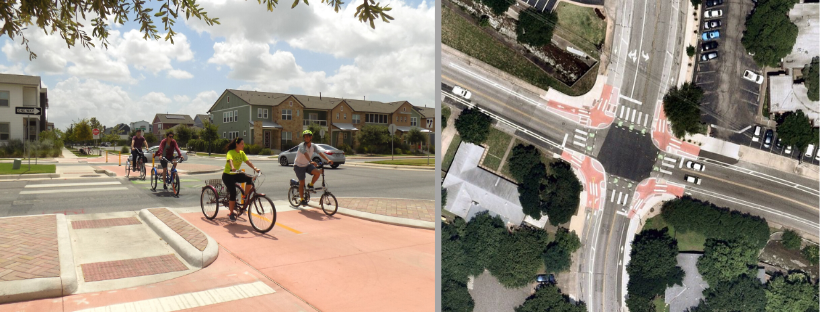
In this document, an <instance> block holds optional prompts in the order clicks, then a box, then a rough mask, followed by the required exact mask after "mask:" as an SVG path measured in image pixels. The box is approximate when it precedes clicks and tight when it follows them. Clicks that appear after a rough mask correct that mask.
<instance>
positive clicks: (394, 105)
mask: <svg viewBox="0 0 820 312" xmlns="http://www.w3.org/2000/svg"><path fill="white" fill-rule="evenodd" d="M227 91H229V92H231V93H233V94H234V95H236V96H237V97H239V98H240V99H242V100H243V101H245V102H247V103H248V104H251V105H266V106H276V105H279V104H281V103H282V102H283V101H285V99H287V98H288V97H289V96H293V97H294V98H295V99H296V100H297V101H298V102H299V103H302V105H304V106H305V108H310V109H322V110H330V109H333V108H335V107H336V106H337V105H339V103H341V102H342V101H344V102H345V103H347V104H348V105H349V106H350V107H351V108H352V109H353V110H354V111H357V112H372V113H385V114H389V113H393V112H395V111H396V110H397V109H398V108H399V106H401V105H402V104H404V103H405V101H399V102H391V103H384V102H378V101H364V100H353V99H340V98H335V97H327V96H322V97H321V98H320V97H318V96H310V95H298V94H286V93H276V92H259V91H246V90H235V89H228V90H227Z"/></svg>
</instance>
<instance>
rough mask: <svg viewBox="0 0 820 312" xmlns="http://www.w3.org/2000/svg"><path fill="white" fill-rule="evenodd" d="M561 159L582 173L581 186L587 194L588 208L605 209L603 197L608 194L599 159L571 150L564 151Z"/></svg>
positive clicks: (602, 167)
mask: <svg viewBox="0 0 820 312" xmlns="http://www.w3.org/2000/svg"><path fill="white" fill-rule="evenodd" d="M561 158H562V159H564V160H565V161H567V162H568V163H570V165H572V168H574V169H577V170H578V171H579V172H581V177H580V179H581V184H582V185H584V190H586V192H587V202H586V207H588V208H590V209H592V210H598V209H600V208H603V205H604V200H603V196H604V195H605V194H606V175H605V171H604V166H603V165H601V163H600V162H598V160H597V159H594V158H592V157H589V156H587V155H584V154H581V153H577V152H573V151H570V150H564V152H563V153H561Z"/></svg>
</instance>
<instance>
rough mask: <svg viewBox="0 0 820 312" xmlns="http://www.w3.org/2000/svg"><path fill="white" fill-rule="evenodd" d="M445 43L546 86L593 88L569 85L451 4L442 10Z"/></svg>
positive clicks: (568, 91)
mask: <svg viewBox="0 0 820 312" xmlns="http://www.w3.org/2000/svg"><path fill="white" fill-rule="evenodd" d="M593 14H594V13H593ZM441 43H443V44H446V45H448V46H450V47H452V48H454V49H456V50H459V51H461V52H463V53H465V54H467V55H469V56H472V57H474V58H477V59H479V60H481V61H482V62H484V63H487V64H489V65H490V66H493V67H495V68H498V69H500V70H501V71H504V72H506V73H509V74H511V75H513V76H515V77H518V78H520V79H522V80H524V81H526V82H528V83H530V84H532V85H534V86H536V87H539V88H541V89H544V90H548V89H550V88H555V89H556V90H558V91H561V92H562V93H565V94H568V95H581V94H583V93H586V92H587V91H589V90H588V89H589V87H587V89H581V87H582V86H580V85H579V83H577V82H576V83H575V85H576V87H575V88H569V87H567V86H566V85H564V84H563V83H561V82H560V81H558V80H557V79H555V78H553V77H552V76H550V75H549V74H547V73H546V72H544V71H543V70H541V68H539V67H538V66H536V65H535V64H533V63H531V62H530V61H529V60H527V58H525V57H524V56H522V55H520V54H518V53H516V52H515V51H513V50H512V49H511V48H509V47H507V46H505V45H504V44H502V43H501V42H498V41H496V40H495V39H493V37H492V36H490V35H489V34H487V33H485V32H484V31H483V30H482V29H481V28H479V27H478V26H477V25H475V24H473V23H471V22H470V21H468V20H466V19H464V18H463V17H462V16H460V15H458V14H457V13H455V12H453V11H452V10H451V9H450V8H449V7H447V6H444V8H443V9H442V11H441ZM583 85H586V84H583Z"/></svg>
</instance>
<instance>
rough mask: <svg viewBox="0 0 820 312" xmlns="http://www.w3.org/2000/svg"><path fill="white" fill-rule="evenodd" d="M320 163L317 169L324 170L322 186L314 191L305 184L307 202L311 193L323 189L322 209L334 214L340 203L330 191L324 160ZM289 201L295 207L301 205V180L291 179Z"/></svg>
mask: <svg viewBox="0 0 820 312" xmlns="http://www.w3.org/2000/svg"><path fill="white" fill-rule="evenodd" d="M317 164H318V165H319V166H318V167H317V168H316V169H319V170H321V172H322V187H318V188H314V189H313V190H312V191H311V190H308V188H307V185H306V186H305V202H309V201H310V193H316V191H322V196H321V197H320V198H319V206H321V207H322V211H324V213H325V214H326V215H328V216H332V215H334V214H336V210H338V209H339V203H338V202H337V201H336V196H334V195H333V194H332V193H330V190H328V187H327V184H326V183H325V171H324V170H323V169H324V164H323V163H322V162H317ZM288 202H290V204H291V205H292V206H293V207H298V206H299V180H296V179H290V189H289V190H288Z"/></svg>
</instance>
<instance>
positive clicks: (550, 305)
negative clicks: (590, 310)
mask: <svg viewBox="0 0 820 312" xmlns="http://www.w3.org/2000/svg"><path fill="white" fill-rule="evenodd" d="M542 311H554V312H586V311H587V307H586V305H585V304H584V303H583V302H581V303H579V304H577V305H575V304H572V303H571V302H570V299H569V297H568V296H567V295H564V294H562V293H561V290H560V289H558V287H555V286H553V285H548V286H541V287H538V288H537V289H536V290H535V294H533V295H532V296H530V297H529V298H527V301H524V304H522V305H520V306H518V307H517V308H515V312H542Z"/></svg>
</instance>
